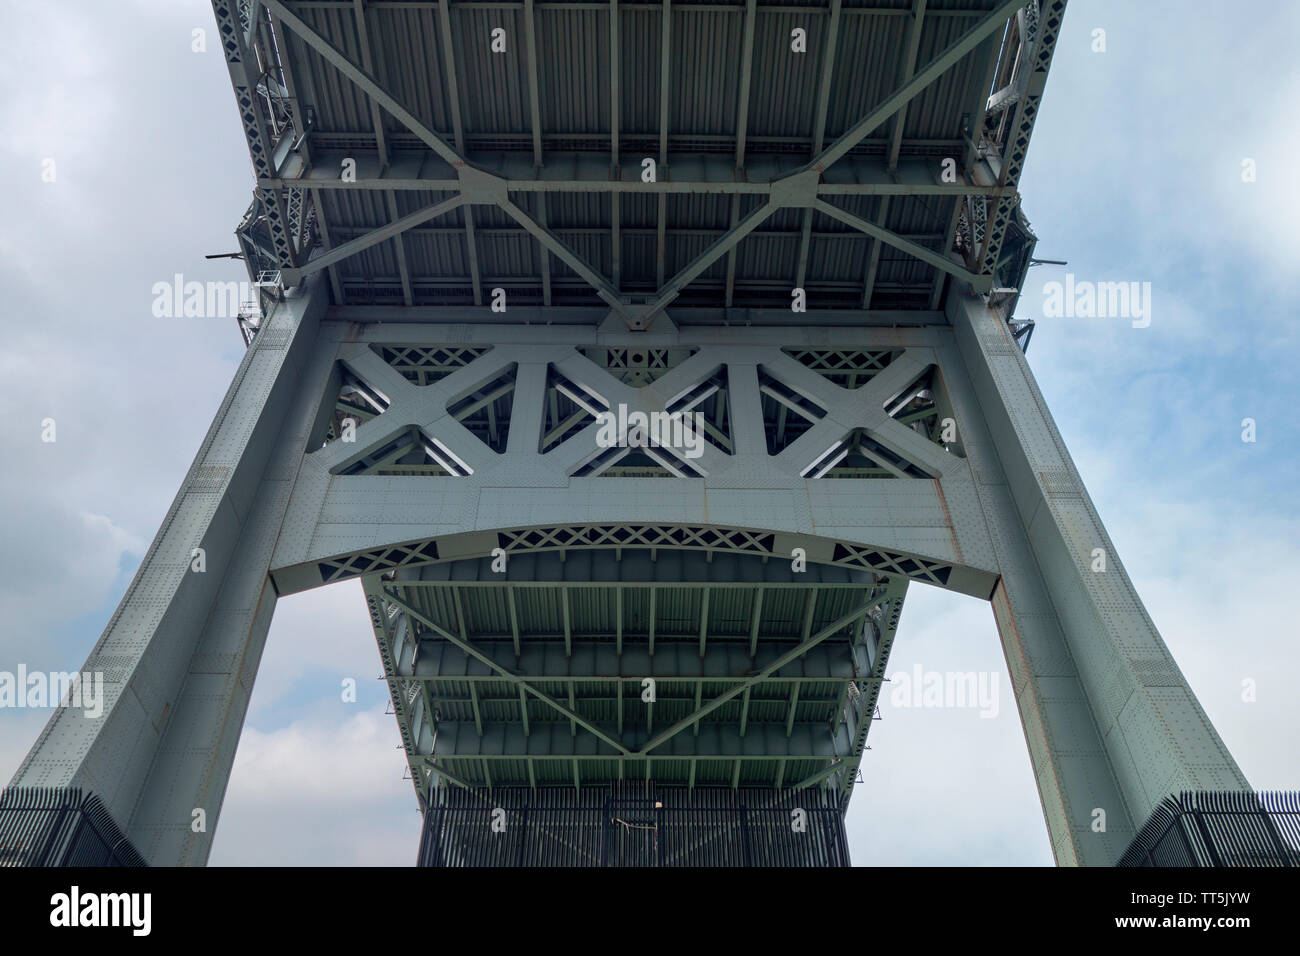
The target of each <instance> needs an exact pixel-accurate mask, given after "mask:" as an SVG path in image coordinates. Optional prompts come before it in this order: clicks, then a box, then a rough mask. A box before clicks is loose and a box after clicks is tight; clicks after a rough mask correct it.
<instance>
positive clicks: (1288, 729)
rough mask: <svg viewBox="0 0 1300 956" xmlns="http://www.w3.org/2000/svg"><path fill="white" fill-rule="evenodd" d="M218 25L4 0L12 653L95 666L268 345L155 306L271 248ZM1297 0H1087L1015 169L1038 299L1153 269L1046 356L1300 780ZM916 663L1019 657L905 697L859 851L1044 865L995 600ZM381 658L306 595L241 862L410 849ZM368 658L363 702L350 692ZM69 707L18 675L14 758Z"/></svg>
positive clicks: (1230, 720) (1173, 580)
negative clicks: (161, 531) (1143, 324)
mask: <svg viewBox="0 0 1300 956" xmlns="http://www.w3.org/2000/svg"><path fill="white" fill-rule="evenodd" d="M196 28H204V29H207V30H208V31H209V33H210V34H211V33H212V32H213V21H212V12H211V8H210V6H209V4H208V3H207V2H205V0H121V2H118V3H114V4H105V3H102V2H99V0H63V2H60V3H57V4H54V3H49V2H47V0H5V2H4V3H3V4H2V5H0V38H3V39H0V47H3V54H4V55H3V56H0V87H2V88H3V89H5V90H6V91H7V93H6V95H5V96H4V97H3V99H2V101H0V174H3V177H4V182H5V183H6V184H7V185H8V186H9V188H8V189H7V190H6V195H5V204H4V216H3V218H2V219H0V293H2V294H0V310H3V313H4V316H5V319H6V322H5V325H6V328H7V330H8V331H7V333H6V336H5V342H4V344H3V345H0V374H2V375H3V377H4V380H5V383H6V386H7V387H6V393H7V394H8V395H9V396H10V398H9V400H10V401H11V402H12V403H13V404H12V405H11V406H10V409H9V411H8V412H7V413H6V414H5V415H3V416H0V447H3V448H4V450H5V455H4V467H3V468H0V516H2V518H3V528H4V540H5V544H6V546H5V547H4V548H3V549H0V622H2V623H0V670H9V671H13V670H15V669H16V668H17V666H18V664H19V663H20V662H21V663H24V664H25V665H26V666H27V667H28V668H29V669H30V670H47V671H48V670H76V669H77V668H79V667H80V665H81V663H82V662H83V661H84V659H85V656H86V654H87V652H88V651H89V650H90V648H91V647H92V646H93V644H94V643H95V640H96V639H97V637H98V636H99V633H100V631H101V630H102V628H103V627H104V625H105V624H106V622H107V620H108V618H109V616H110V615H111V614H112V611H113V609H114V607H115V606H116V603H117V600H118V599H119V597H120V596H121V594H122V592H123V590H124V588H125V586H126V583H127V582H128V581H129V579H130V576H131V575H132V574H133V573H134V571H135V568H136V567H137V565H138V563H139V561H140V558H141V557H142V555H143V552H144V550H145V548H146V547H147V545H148V543H149V541H150V540H151V538H152V537H153V534H154V532H155V530H156V529H157V527H158V524H159V523H160V521H161V519H162V517H163V515H164V513H165V512H166V509H167V507H168V505H169V504H170V502H171V500H172V497H173V495H174V494H175V491H176V489H177V487H178V486H179V483H180V482H181V480H182V478H183V477H184V475H185V472H186V470H187V469H188V467H189V465H190V462H191V461H192V460H193V456H194V454H195V452H196V451H197V449H198V445H199V442H200V440H201V439H202V437H203V434H204V432H205V430H206V428H207V426H208V424H209V422H210V420H211V417H212V414H213V412H214V411H215V409H216V407H217V405H218V404H219V402H220V399H221V397H222V395H223V394H224V392H225V389H226V387H227V385H228V383H229V381H230V379H231V376H232V374H233V372H234V369H235V366H236V364H237V363H238V361H239V358H240V355H241V353H242V350H243V349H242V343H241V341H240V339H239V336H238V333H237V332H236V329H235V326H234V321H233V320H232V319H225V320H217V319H162V318H154V317H153V315H152V314H151V308H150V307H151V303H152V300H153V296H152V293H151V288H152V286H153V284H154V283H155V282H158V281H169V280H170V279H171V277H172V276H173V275H174V274H176V273H181V274H183V275H184V276H185V278H186V279H187V280H190V279H194V280H199V281H204V280H218V281H229V280H240V279H243V278H244V276H243V273H242V267H241V265H240V264H239V263H234V262H230V261H227V260H216V261H205V260H204V259H203V255H204V254H205V253H215V252H227V251H231V250H233V249H234V248H235V245H234V240H233V238H232V232H233V229H234V226H235V224H236V222H237V221H238V218H239V216H240V215H241V213H242V212H243V210H244V209H245V207H246V206H247V204H248V201H249V198H250V191H251V187H252V169H251V166H250V163H249V160H248V153H247V149H246V147H245V145H244V140H243V135H242V131H241V129H240V127H239V123H238V121H237V117H236V113H235V109H234V103H233V98H232V96H231V92H230V85H229V80H228V77H227V73H226V69H225V66H224V63H223V62H222V59H221V54H220V52H219V51H218V50H217V48H216V46H215V44H213V46H212V48H211V49H210V50H209V51H208V52H206V53H195V52H192V50H191V41H192V31H193V30H194V29H196ZM1098 28H1100V29H1102V30H1104V31H1105V45H1106V49H1105V52H1094V50H1093V46H1094V45H1095V44H1094V38H1093V33H1094V30H1096V29H1098ZM1297 34H1300V5H1296V4H1293V3H1289V2H1281V0H1275V2H1266V3H1264V4H1260V5H1257V6H1255V7H1252V9H1251V16H1250V17H1249V18H1248V19H1246V20H1243V19H1242V18H1241V16H1240V13H1239V11H1238V10H1236V9H1235V8H1233V7H1231V6H1225V5H1221V4H1218V3H1212V2H1209V0H1202V2H1192V0H1178V2H1173V0H1171V2H1166V3H1161V2H1150V3H1143V4H1140V5H1139V4H1130V3H1124V2H1100V0H1097V2H1089V0H1075V2H1073V3H1071V6H1070V10H1069V12H1068V14H1067V16H1066V21H1065V27H1064V30H1063V31H1062V34H1061V38H1060V41H1059V43H1058V47H1057V53H1056V59H1055V63H1054V65H1053V69H1052V74H1051V78H1050V80H1049V83H1048V88H1047V95H1046V98H1045V101H1044V107H1043V109H1042V111H1041V113H1040V116H1039V120H1038V125H1037V128H1036V130H1035V132H1034V139H1033V144H1032V147H1031V149H1030V158H1029V162H1028V165H1027V168H1026V172H1025V175H1024V178H1023V181H1022V184H1021V186H1022V192H1023V193H1024V196H1025V201H1024V202H1025V209H1026V212H1027V214H1028V215H1029V217H1030V219H1031V220H1032V222H1033V226H1034V228H1035V231H1036V232H1037V233H1038V235H1039V237H1040V242H1039V246H1038V254H1039V255H1040V256H1042V257H1045V258H1051V259H1065V260H1068V261H1069V266H1068V267H1065V268H1060V267H1051V266H1040V267H1037V268H1035V269H1034V270H1032V272H1031V274H1030V280H1029V282H1028V283H1027V285H1026V288H1025V291H1024V296H1023V298H1022V300H1021V306H1020V315H1021V316H1022V317H1033V318H1039V317H1041V316H1042V315H1043V306H1044V301H1045V297H1044V293H1043V285H1044V284H1045V283H1048V282H1052V281H1056V280H1060V279H1062V278H1063V276H1064V273H1065V272H1066V271H1069V272H1071V273H1073V274H1074V275H1075V276H1076V277H1077V278H1078V279H1080V280H1091V281H1111V280H1114V281H1128V282H1150V283H1151V289H1152V321H1151V324H1150V326H1149V327H1147V328H1133V327H1132V324H1131V323H1130V322H1128V321H1127V320H1120V319H1078V318H1056V319H1046V320H1044V321H1042V322H1040V324H1039V325H1038V328H1037V330H1036V331H1035V333H1034V339H1033V344H1032V346H1031V348H1030V364H1031V365H1032V366H1033V368H1034V370H1035V373H1036V374H1037V376H1038V378H1039V381H1040V383H1041V385H1042V389H1043V392H1044V394H1045V395H1046V398H1047V400H1048V403H1049V405H1050V406H1051V407H1052V409H1053V411H1054V414H1055V416H1056V420H1057V423H1058V425H1059V426H1060V429H1061V432H1062V433H1063V435H1064V437H1065V439H1066V441H1067V443H1068V444H1069V445H1070V448H1071V450H1072V452H1073V454H1074V457H1075V460H1076V462H1077V464H1078V466H1079V469H1080V471H1081V472H1082V474H1083V476H1084V479H1085V481H1086V482H1087V483H1088V486H1089V490H1090V491H1091V494H1092V496H1093V499H1094V500H1095V501H1096V503H1097V507H1098V509H1099V511H1100V512H1101V515H1102V517H1103V519H1104V520H1105V521H1106V523H1107V527H1108V529H1109V531H1110V534H1111V537H1112V538H1113V539H1114V541H1115V544H1116V546H1117V547H1118V549H1119V553H1120V555H1121V556H1122V558H1123V560H1124V562H1125V564H1126V566H1127V568H1128V570H1129V573H1130V575H1131V576H1132V577H1133V579H1134V581H1135V583H1136V585H1137V588H1138V591H1139V592H1140V593H1141V594H1142V595H1143V597H1144V599H1145V601H1146V604H1147V607H1148V609H1149V611H1150V612H1151V615H1152V617H1153V618H1154V620H1155V622H1156V624H1157V625H1158V626H1159V628H1160V630H1161V632H1162V634H1163V636H1164V638H1165V640H1166V642H1167V643H1168V644H1169V646H1170V648H1171V650H1172V651H1173V653H1174V655H1175V657H1176V658H1177V660H1178V662H1179V664H1180V665H1181V666H1182V668H1183V671H1184V673H1185V674H1186V676H1187V679H1188V680H1189V682H1190V683H1191V686H1192V688H1193V690H1194V691H1195V692H1196V694H1197V695H1198V697H1199V698H1200V700H1201V702H1202V704H1203V705H1204V707H1205V709H1206V710H1207V711H1208V713H1209V715H1210V718H1211V719H1212V720H1213V722H1214V723H1215V725H1216V727H1217V728H1218V729H1219V732H1220V733H1221V735H1222V736H1223V738H1224V739H1225V741H1226V742H1227V745H1228V747H1229V749H1230V750H1231V751H1232V752H1233V754H1234V755H1235V756H1236V758H1237V760H1238V762H1239V763H1240V764H1241V766H1242V768H1243V770H1244V771H1245V773H1246V775H1247V777H1248V778H1249V779H1250V781H1251V783H1252V784H1253V785H1254V786H1256V787H1257V788H1261V789H1282V788H1292V789H1293V788H1295V787H1296V786H1297V785H1298V781H1300V748H1297V747H1296V745H1295V743H1294V728H1295V727H1296V726H1297V725H1298V724H1300V695H1297V694H1296V693H1295V690H1294V687H1293V686H1292V685H1291V683H1290V682H1291V681H1292V679H1293V678H1292V675H1293V674H1294V673H1295V672H1296V670H1297V665H1300V652H1298V651H1297V642H1296V625H1295V623H1294V621H1295V617H1294V613H1293V612H1292V610H1291V607H1290V598H1291V596H1292V595H1291V592H1290V588H1291V587H1292V586H1293V584H1292V581H1291V579H1292V577H1293V575H1294V574H1295V573H1296V570H1297V569H1300V543H1298V542H1300V535H1298V534H1297V531H1300V507H1298V506H1297V503H1296V496H1295V483H1296V442H1297V439H1298V438H1300V428H1297V424H1296V419H1295V414H1294V411H1293V410H1292V408H1291V407H1290V402H1291V401H1293V400H1294V398H1295V395H1296V390H1297V373H1296V366H1297V359H1300V349H1298V348H1297V346H1298V345H1300V342H1298V338H1300V332H1297V323H1296V311H1297V310H1296V306H1295V302H1296V301H1297V292H1298V291H1300V289H1297V286H1298V285H1300V257H1298V256H1297V254H1296V249H1295V242H1296V238H1295V237H1296V222H1297V221H1298V220H1300V191H1298V190H1297V188H1296V186H1295V181H1294V162H1295V157H1296V156H1297V155H1300V128H1298V127H1297V125H1296V123H1295V108H1294V104H1295V103H1296V102H1298V101H1300V66H1297V65H1295V60H1294V56H1293V55H1292V53H1293V50H1292V46H1291V44H1292V38H1294V37H1295V36H1296V35H1297ZM1287 64H1292V65H1290V66H1288V65H1287ZM50 159H52V160H53V161H54V166H53V170H54V181H53V182H45V181H43V178H42V173H43V172H44V171H48V169H49V168H50V167H49V166H48V164H46V162H45V161H46V160H50ZM1244 159H1253V160H1254V161H1255V169H1256V174H1257V178H1256V181H1255V182H1251V183H1247V182H1243V181H1242V175H1241V170H1242V161H1243V160H1244ZM47 418H53V419H54V420H55V422H56V427H57V441H55V442H53V443H46V442H42V441H41V422H42V421H43V420H44V419H47ZM1245 418H1252V419H1254V420H1255V422H1256V429H1257V440H1256V441H1255V442H1253V443H1246V442H1243V441H1242V420H1243V419H1245ZM892 663H893V668H892V670H893V671H894V672H901V671H911V670H912V668H913V667H914V666H917V665H920V666H922V667H924V668H926V669H928V670H941V671H976V672H988V673H990V674H996V675H998V678H999V680H1000V689H1001V692H1002V693H1001V695H1000V702H999V703H1000V707H999V710H998V713H997V716H996V717H992V718H983V717H981V716H980V714H979V711H978V710H975V709H930V710H927V709H905V708H898V707H893V706H891V705H890V702H889V699H888V696H886V697H885V699H884V702H883V720H881V721H880V722H879V723H877V724H876V725H875V727H874V728H873V730H872V735H871V739H870V743H871V748H872V749H871V751H870V752H869V753H868V755H867V757H866V760H865V761H864V763H863V774H864V779H865V781H866V783H865V786H859V787H858V788H857V793H856V795H855V797H854V801H853V804H852V806H851V807H850V810H849V828H850V840H851V844H852V849H853V855H854V861H855V863H857V864H859V865H871V864H909V863H922V864H943V863H955V864H970V863H997V864H1029V865H1046V864H1050V863H1051V853H1050V850H1049V847H1048V843H1047V835H1046V828H1045V826H1044V823H1043V819H1042V814H1041V810H1040V807H1039V802H1038V797H1037V793H1036V791H1035V789H1034V784H1033V777H1032V774H1031V771H1030V765H1029V759H1028V755H1027V753H1026V750H1025V743H1024V736H1023V731H1022V729H1021V725H1020V720H1019V717H1018V715H1017V713H1016V710H1015V707H1014V702H1013V701H1012V700H1011V698H1010V696H1009V693H1010V692H1009V684H1008V683H1007V680H1006V672H1005V663H1004V661H1003V657H1002V652H1001V649H1000V645H999V642H998V636H997V632H996V630H995V628H994V624H993V619H992V615H991V613H990V611H989V609H988V606H987V605H986V604H984V603H982V602H979V601H975V600H972V599H968V598H964V597H961V596H959V595H954V594H949V593H946V592H942V591H937V590H932V589H928V588H924V587H922V586H920V585H916V586H913V587H912V589H911V593H910V594H909V596H908V603H907V606H906V608H905V609H904V612H903V617H902V624H901V627H900V630H899V635H898V640H897V641H896V643H895V645H894V655H893V661H892ZM380 673H381V666H380V662H379V658H378V654H377V653H376V650H375V647H374V640H373V637H372V635H371V631H370V628H369V624H368V618H367V615H366V613H365V606H364V603H363V601H362V598H361V591H360V587H359V586H358V585H357V584H356V583H355V582H352V583H349V584H346V585H338V586H335V587H333V588H330V589H326V590H320V591H316V592H310V593H307V594H303V595H298V596H295V597H293V598H289V599H286V600H284V601H282V602H281V603H280V606H279V607H278V608H277V611H276V617H275V621H274V624H273V625H272V628H271V635H270V639H269V641H268V644H267V651H266V655H265V657H264V659H263V663H262V667H261V671H260V673H259V677H258V683H257V688H256V691H255V693H254V696H253V702H252V706H251V709H250V712H249V717H248V722H247V724H246V726H245V728H244V733H243V737H242V740H241V742H240V749H239V753H238V756H237V758H236V761H235V769H234V773H233V776H232V779H231V781H230V787H229V790H228V792H227V797H226V802H225V808H224V811H223V814H222V818H221V822H220V826H219V827H218V830H217V835H216V840H215V846H214V850H213V853H212V860H211V862H212V863H214V864H270V863H281V864H290V863H305V864H358V863H367V864H393V865H409V864H411V863H412V862H413V861H414V857H415V851H416V846H417V841H418V832H419V817H418V814H417V812H416V808H415V798H414V794H413V792H412V790H411V785H410V783H409V782H407V781H404V780H403V779H402V777H403V772H404V769H405V763H404V761H403V759H402V755H401V753H400V749H399V747H400V739H399V737H398V734H397V730H396V726H395V723H394V721H393V718H392V717H391V716H387V715H386V714H385V706H386V702H387V696H386V693H385V690H384V685H383V684H382V682H381V681H379V680H377V679H376V678H378V677H379V675H380ZM344 677H355V678H357V683H358V685H359V687H360V688H361V694H360V700H359V701H358V702H357V703H356V704H343V703H341V702H340V699H339V693H338V688H339V683H340V681H341V680H342V679H343V678H344ZM1244 680H1254V681H1256V683H1257V688H1258V691H1257V700H1256V701H1254V702H1249V703H1248V702H1245V701H1243V700H1242V691H1241V688H1242V682H1243V681H1244ZM1288 687H1292V689H1290V690H1288ZM47 716H48V712H44V711H35V710H25V709H10V708H6V709H3V710H0V784H2V783H3V782H4V781H6V780H7V779H8V778H9V777H10V776H11V775H12V773H13V771H14V770H15V769H16V768H17V766H18V763H19V762H20V760H21V759H22V757H23V755H24V754H25V753H26V751H27V749H28V748H29V747H30V746H31V744H32V742H33V741H34V739H35V737H36V735H37V734H38V733H39V731H40V728H41V726H42V725H43V723H44V721H45V719H46V717H47Z"/></svg>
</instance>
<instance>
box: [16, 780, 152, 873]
mask: <svg viewBox="0 0 1300 956" xmlns="http://www.w3.org/2000/svg"><path fill="white" fill-rule="evenodd" d="M0 866H148V863H147V862H146V860H145V859H144V857H142V856H141V855H140V854H139V853H138V852H137V851H136V849H135V847H133V846H132V845H131V842H130V841H129V840H127V838H126V837H125V836H124V835H123V833H122V831H121V830H120V829H118V826H117V824H116V823H115V822H114V821H113V818H112V817H111V816H109V813H108V811H107V810H106V809H104V806H103V804H102V803H100V801H99V798H98V797H96V796H95V795H94V794H83V793H82V792H81V791H80V790H78V789H76V788H62V787H13V788H11V789H9V790H5V791H4V792H2V793H0Z"/></svg>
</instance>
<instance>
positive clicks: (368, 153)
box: [258, 148, 1007, 196]
mask: <svg viewBox="0 0 1300 956" xmlns="http://www.w3.org/2000/svg"><path fill="white" fill-rule="evenodd" d="M470 158H471V161H472V162H473V164H474V166H475V167H476V168H479V169H482V170H484V171H486V172H490V173H492V174H493V175H495V176H500V177H502V178H504V179H505V180H506V188H507V189H508V190H509V191H510V192H528V193H534V192H536V193H553V192H590V193H610V192H618V193H629V194H636V193H641V194H652V195H655V194H665V193H667V194H687V195H689V194H714V195H732V194H746V195H754V196H767V195H770V194H771V192H772V187H773V183H774V182H775V181H777V180H779V179H780V178H782V177H783V176H787V175H789V174H790V173H793V172H795V171H797V169H798V168H799V167H798V165H797V164H796V163H795V162H792V161H791V160H793V159H795V157H791V156H770V157H753V156H751V157H749V159H748V162H747V166H746V168H745V169H744V170H743V171H738V170H737V168H736V167H735V166H734V165H732V162H731V159H730V157H727V156H720V155H716V154H711V153H688V154H679V155H673V156H671V157H669V159H670V162H669V164H668V165H663V166H660V167H659V177H660V178H659V179H657V180H656V181H655V182H649V183H647V182H643V181H642V179H641V165H640V157H637V156H627V157H625V162H624V163H623V164H622V165H620V166H618V167H615V168H614V169H613V170H611V167H610V165H609V162H608V158H607V157H604V156H601V155H598V154H591V153H575V152H567V153H561V152H554V151H553V152H550V153H548V154H547V164H546V166H545V167H542V168H541V169H538V168H537V167H535V166H534V165H533V164H532V163H531V161H530V160H529V159H528V158H527V157H526V156H516V155H513V154H510V153H483V154H478V153H475V154H471V157H470ZM954 158H957V157H954ZM382 159H383V157H380V156H379V154H378V153H377V152H376V151H375V150H374V149H373V148H371V149H351V150H338V149H334V150H328V151H325V150H318V151H317V152H316V153H315V154H314V161H313V163H312V165H311V167H310V168H308V169H306V170H303V171H299V170H297V169H293V168H292V166H291V167H290V168H289V169H286V170H284V171H282V172H284V173H285V175H282V176H281V177H278V178H271V179H263V180H260V181H259V183H258V185H259V186H262V187H263V188H283V187H289V186H303V185H308V186H310V187H312V188H319V189H338V190H349V189H352V190H357V189H360V190H369V189H379V190H396V191H399V192H403V191H430V192H455V191H458V190H459V189H460V188H461V184H460V177H459V175H458V173H457V169H456V167H455V166H453V165H452V164H450V163H447V162H444V161H442V160H440V159H439V158H438V157H436V156H430V155H429V154H428V153H427V152H425V151H423V150H422V151H419V152H415V151H411V150H406V151H403V152H395V153H391V154H390V155H389V156H388V157H387V159H388V163H387V164H385V163H383V162H382ZM345 161H350V162H348V165H347V167H346V168H347V170H348V172H349V175H348V178H347V179H343V178H342V172H343V170H344V168H345V167H344V163H345ZM985 165H987V164H985ZM354 174H355V175H354ZM941 175H942V164H941V161H940V160H939V159H904V160H901V161H900V162H899V165H898V170H897V175H892V174H891V173H890V171H889V169H888V166H887V164H886V161H885V159H884V158H883V157H878V156H849V157H846V158H845V159H844V160H843V161H842V162H841V163H839V164H837V165H836V166H835V167H833V168H832V169H830V170H827V172H826V174H825V180H824V181H823V182H821V183H819V184H818V185H817V194H818V195H821V196H968V195H972V196H1000V195H1002V194H1003V192H1005V191H1007V190H1006V188H1005V187H1001V186H998V185H996V180H997V177H996V176H994V175H993V173H992V170H991V169H990V170H988V171H987V178H986V179H985V183H986V184H985V185H980V184H978V183H977V182H971V181H967V180H965V179H963V180H962V181H961V182H944V181H943V180H942V179H941ZM957 175H961V173H960V171H958V172H957ZM973 178H974V179H977V180H978V179H981V178H984V177H981V176H979V175H975V176H973ZM990 182H991V183H993V185H988V184H987V183H990Z"/></svg>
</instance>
